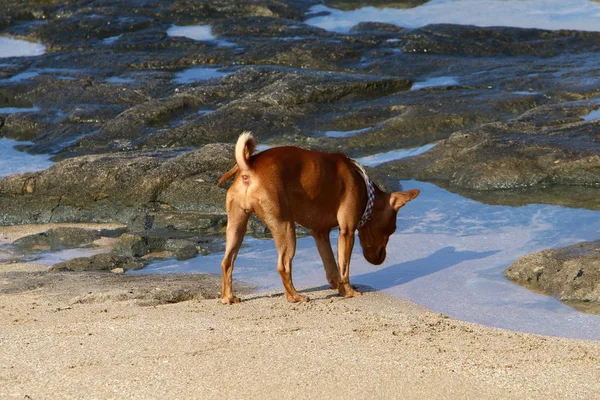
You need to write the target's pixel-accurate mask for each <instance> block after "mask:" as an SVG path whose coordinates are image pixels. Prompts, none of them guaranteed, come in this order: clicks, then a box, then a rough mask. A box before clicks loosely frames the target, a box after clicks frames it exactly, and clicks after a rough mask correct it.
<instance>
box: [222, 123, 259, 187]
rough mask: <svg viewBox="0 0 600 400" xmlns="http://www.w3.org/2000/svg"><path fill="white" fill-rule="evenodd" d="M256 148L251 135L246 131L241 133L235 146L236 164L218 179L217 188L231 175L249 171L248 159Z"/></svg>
mask: <svg viewBox="0 0 600 400" xmlns="http://www.w3.org/2000/svg"><path fill="white" fill-rule="evenodd" d="M255 147H256V140H255V139H254V136H252V133H250V132H248V131H246V132H243V133H242V134H241V135H240V137H239V138H238V140H237V143H236V144H235V162H236V164H235V165H234V166H233V168H231V169H230V170H229V171H227V172H225V174H224V175H223V176H222V177H221V179H219V182H217V186H221V185H222V184H223V183H224V182H226V181H227V180H229V178H231V177H232V176H233V175H235V174H236V173H237V172H238V171H239V170H242V171H248V170H249V169H250V165H249V164H248V159H249V158H250V156H251V155H252V153H254V148H255Z"/></svg>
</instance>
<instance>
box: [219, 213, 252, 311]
mask: <svg viewBox="0 0 600 400" xmlns="http://www.w3.org/2000/svg"><path fill="white" fill-rule="evenodd" d="M227 208H228V210H227V234H226V244H225V256H224V257H223V261H222V262H221V276H222V282H221V283H222V284H221V302H222V303H223V304H232V303H239V301H240V299H239V298H238V297H235V296H234V295H233V288H232V286H233V263H234V262H235V258H236V257H237V254H238V251H239V250H240V247H241V246H242V241H243V240H244V235H245V233H246V229H247V225H248V218H249V217H250V214H249V213H248V212H246V211H244V210H242V209H241V208H240V207H239V206H238V205H237V204H235V203H233V202H229V203H228V207H227Z"/></svg>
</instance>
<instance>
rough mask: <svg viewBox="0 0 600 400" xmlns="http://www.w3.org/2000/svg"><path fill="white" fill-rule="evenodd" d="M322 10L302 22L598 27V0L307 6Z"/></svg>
mask: <svg viewBox="0 0 600 400" xmlns="http://www.w3.org/2000/svg"><path fill="white" fill-rule="evenodd" d="M390 3H391V2H390ZM322 12H327V13H329V14H328V15H324V16H318V17H314V18H310V19H308V20H307V21H306V23H308V24H309V25H313V26H317V27H320V28H323V29H326V30H329V31H334V32H348V31H350V29H351V28H352V27H353V26H355V25H356V24H358V23H360V22H366V21H371V22H385V23H390V24H394V25H398V26H402V27H405V28H418V27H422V26H425V25H428V24H442V23H450V24H461V25H477V26H511V27H518V28H540V29H576V30H583V31H600V22H599V21H600V3H598V2H593V1H590V0H536V1H532V0H512V1H506V0H432V1H429V2H426V3H425V4H423V5H421V6H418V7H415V8H375V7H363V8H360V9H356V10H352V11H341V10H337V9H334V8H330V7H326V6H323V5H317V6H313V7H312V8H311V10H310V13H322Z"/></svg>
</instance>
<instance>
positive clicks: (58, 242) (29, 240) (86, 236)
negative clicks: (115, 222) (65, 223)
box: [13, 228, 101, 251]
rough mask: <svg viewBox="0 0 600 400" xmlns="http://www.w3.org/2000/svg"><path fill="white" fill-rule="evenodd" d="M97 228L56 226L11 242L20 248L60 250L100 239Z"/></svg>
mask: <svg viewBox="0 0 600 400" xmlns="http://www.w3.org/2000/svg"><path fill="white" fill-rule="evenodd" d="M100 237H101V234H100V232H99V231H97V230H90V229H83V228H56V229H50V230H48V231H46V232H42V233H39V234H36V235H30V236H25V237H22V238H20V239H17V240H15V241H14V242H13V246H15V247H16V248H18V249H21V250H27V251H38V250H61V249H65V248H72V247H80V246H84V245H89V244H91V243H92V242H94V241H96V240H98V239H100Z"/></svg>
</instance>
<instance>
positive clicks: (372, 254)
mask: <svg viewBox="0 0 600 400" xmlns="http://www.w3.org/2000/svg"><path fill="white" fill-rule="evenodd" d="M419 193H420V191H419V190H417V189H413V190H409V191H407V192H394V193H391V194H388V193H383V192H380V194H381V195H380V196H376V198H375V204H374V206H373V211H372V214H371V219H370V220H369V221H368V222H367V223H366V224H365V225H364V226H363V227H362V228H360V229H359V230H358V238H359V239H360V245H361V246H362V249H363V255H364V256H365V258H366V259H367V261H368V262H370V263H371V264H375V265H379V264H381V263H382V262H383V261H384V260H385V256H386V250H385V248H386V246H387V244H388V241H389V239H390V236H391V235H392V233H394V232H395V231H396V216H397V215H398V210H399V209H400V208H401V207H402V206H404V205H405V204H406V203H408V202H409V201H411V200H412V199H414V198H415V197H417V196H418V195H419Z"/></svg>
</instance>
